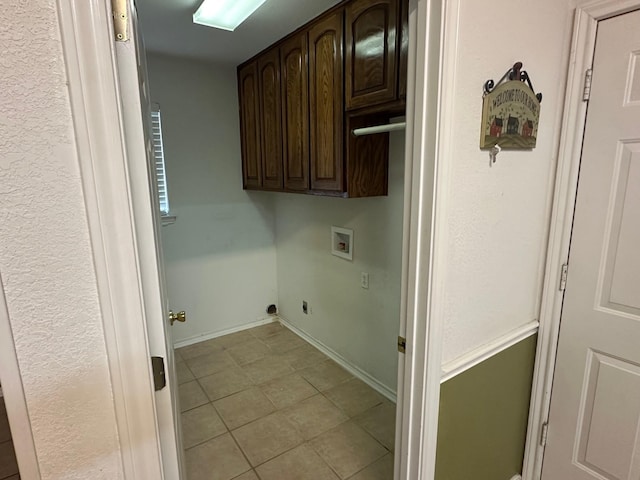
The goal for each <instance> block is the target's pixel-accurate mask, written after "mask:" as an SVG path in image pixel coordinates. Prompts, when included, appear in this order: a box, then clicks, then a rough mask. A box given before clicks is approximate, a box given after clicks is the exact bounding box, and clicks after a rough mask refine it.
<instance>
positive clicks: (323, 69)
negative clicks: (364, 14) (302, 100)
mask: <svg viewBox="0 0 640 480" xmlns="http://www.w3.org/2000/svg"><path fill="white" fill-rule="evenodd" d="M342 24H343V11H342V10H340V11H337V12H335V13H334V14H332V15H330V16H328V17H325V18H323V19H321V20H320V21H318V22H317V23H315V24H314V25H313V26H312V27H311V28H310V30H309V99H310V129H311V136H310V145H311V189H312V190H319V191H338V192H342V191H343V190H344V183H343V178H344V172H343V140H342V138H343V131H342V129H343V110H344V108H343V107H344V102H343V89H342V84H343V79H342V78H343V75H342V74H343V67H342V48H343V36H342V30H343V28H342V27H343V26H342Z"/></svg>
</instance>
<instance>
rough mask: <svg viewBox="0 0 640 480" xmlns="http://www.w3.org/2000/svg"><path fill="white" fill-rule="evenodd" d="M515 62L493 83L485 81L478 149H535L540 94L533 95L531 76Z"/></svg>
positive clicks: (540, 100) (519, 63) (520, 64)
mask: <svg viewBox="0 0 640 480" xmlns="http://www.w3.org/2000/svg"><path fill="white" fill-rule="evenodd" d="M521 68H522V63H521V62H517V63H516V64H514V65H513V68H511V69H510V70H508V71H507V73H505V74H504V76H503V77H502V78H501V79H500V81H499V82H498V85H496V86H494V82H493V80H487V82H486V83H485V84H484V96H483V100H482V127H481V132H480V148H492V147H494V146H496V145H499V146H500V148H504V149H512V150H527V149H532V148H535V146H536V140H537V136H538V120H539V118H540V103H541V102H542V94H541V93H538V94H536V93H535V91H534V90H533V85H531V79H530V78H529V75H528V74H527V72H525V71H521Z"/></svg>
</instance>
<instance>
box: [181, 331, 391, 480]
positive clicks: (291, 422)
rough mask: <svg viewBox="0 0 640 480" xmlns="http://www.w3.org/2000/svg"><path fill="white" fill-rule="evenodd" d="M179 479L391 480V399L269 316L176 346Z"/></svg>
mask: <svg viewBox="0 0 640 480" xmlns="http://www.w3.org/2000/svg"><path fill="white" fill-rule="evenodd" d="M176 353H177V354H176V359H177V364H176V368H177V373H178V381H179V383H180V387H179V392H180V404H181V410H182V430H183V443H184V447H185V458H186V463H187V472H188V480H232V479H235V480H258V479H259V480H337V479H351V480H391V479H392V478H393V451H394V436H395V405H394V404H393V403H391V402H389V401H388V400H386V399H385V398H384V397H382V396H381V395H380V394H378V393H377V392H376V391H375V390H373V389H371V388H370V387H369V386H368V385H366V384H365V383H363V382H362V381H360V380H358V379H357V378H354V377H353V376H352V375H351V374H349V373H348V372H347V371H346V370H344V369H343V368H341V367H340V366H339V365H338V364H336V363H335V362H333V361H332V360H330V359H328V358H327V357H326V356H325V355H324V354H322V353H321V352H320V351H319V350H317V349H316V348H315V347H313V346H312V345H310V344H308V343H307V342H305V341H304V340H303V339H301V338H300V337H298V336H297V335H295V334H294V333H292V332H291V331H289V330H288V329H286V328H284V327H282V326H281V325H280V324H279V323H271V324H268V325H263V326H260V327H256V328H253V329H250V330H244V331H242V332H238V333H233V334H231V335H226V336H224V337H219V338H216V339H213V340H208V341H205V342H201V343H198V344H195V345H190V346H188V347H183V348H180V349H177V350H176Z"/></svg>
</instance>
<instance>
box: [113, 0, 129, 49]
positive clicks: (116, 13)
mask: <svg viewBox="0 0 640 480" xmlns="http://www.w3.org/2000/svg"><path fill="white" fill-rule="evenodd" d="M111 11H112V15H113V33H114V35H115V37H116V42H126V41H127V40H128V39H129V34H128V33H127V32H128V26H129V15H128V14H127V0H111Z"/></svg>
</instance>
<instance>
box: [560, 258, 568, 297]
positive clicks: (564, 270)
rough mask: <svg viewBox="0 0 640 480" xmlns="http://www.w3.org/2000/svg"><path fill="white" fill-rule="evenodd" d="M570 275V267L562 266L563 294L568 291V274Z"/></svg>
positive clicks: (561, 288)
mask: <svg viewBox="0 0 640 480" xmlns="http://www.w3.org/2000/svg"><path fill="white" fill-rule="evenodd" d="M568 273H569V265H567V264H566V263H563V264H562V267H560V288H559V290H560V291H561V292H564V291H565V290H566V289H567V274H568Z"/></svg>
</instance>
